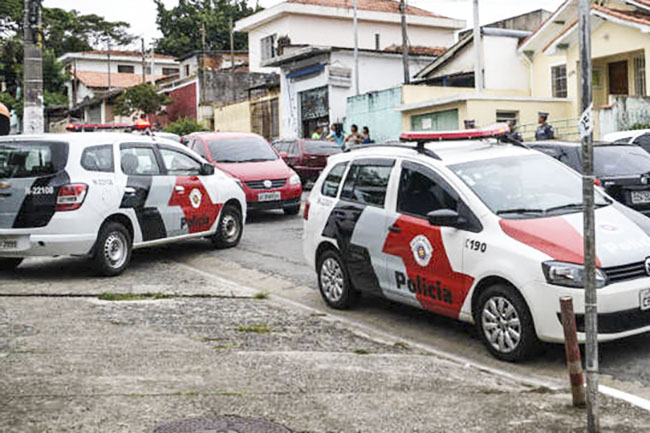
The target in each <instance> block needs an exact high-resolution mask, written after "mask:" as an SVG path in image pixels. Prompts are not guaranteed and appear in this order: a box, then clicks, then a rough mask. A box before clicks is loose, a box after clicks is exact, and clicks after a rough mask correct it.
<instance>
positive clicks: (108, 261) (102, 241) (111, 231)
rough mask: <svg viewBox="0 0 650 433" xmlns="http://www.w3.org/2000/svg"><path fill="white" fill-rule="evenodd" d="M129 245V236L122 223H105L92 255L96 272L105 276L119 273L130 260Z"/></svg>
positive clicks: (130, 243) (130, 241)
mask: <svg viewBox="0 0 650 433" xmlns="http://www.w3.org/2000/svg"><path fill="white" fill-rule="evenodd" d="M131 247H132V240H131V236H130V235H129V232H128V230H127V229H126V228H125V227H124V226H123V225H122V224H119V223H116V222H109V223H108V224H105V225H104V226H103V227H102V229H101V231H100V233H99V237H98V238H97V246H96V248H95V252H94V257H93V259H94V262H95V268H96V270H97V272H98V273H99V274H101V275H104V276H107V277H112V276H115V275H119V274H121V273H122V272H123V271H124V269H126V267H127V266H128V264H129V262H130V261H131Z"/></svg>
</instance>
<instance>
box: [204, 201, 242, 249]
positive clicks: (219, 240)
mask: <svg viewBox="0 0 650 433" xmlns="http://www.w3.org/2000/svg"><path fill="white" fill-rule="evenodd" d="M242 228H243V224H242V214H241V212H240V211H239V209H237V208H236V207H235V206H232V205H229V206H226V207H225V208H224V210H223V211H222V212H221V217H220V219H219V225H218V226H217V233H216V234H215V235H214V236H212V243H213V245H214V246H215V247H217V248H232V247H235V246H237V244H239V240H240V239H241V235H242V232H243V230H242Z"/></svg>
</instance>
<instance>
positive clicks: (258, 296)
mask: <svg viewBox="0 0 650 433" xmlns="http://www.w3.org/2000/svg"><path fill="white" fill-rule="evenodd" d="M268 297H269V292H267V291H265V290H262V291H259V292H257V293H255V294H254V295H253V299H266V298H268Z"/></svg>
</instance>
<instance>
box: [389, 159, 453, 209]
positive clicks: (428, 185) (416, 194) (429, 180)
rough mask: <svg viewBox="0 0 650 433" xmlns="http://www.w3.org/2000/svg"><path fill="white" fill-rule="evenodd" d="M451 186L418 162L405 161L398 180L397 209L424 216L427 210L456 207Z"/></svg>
mask: <svg viewBox="0 0 650 433" xmlns="http://www.w3.org/2000/svg"><path fill="white" fill-rule="evenodd" d="M450 190H451V188H450V187H449V186H448V185H447V184H446V183H444V181H443V180H442V179H440V177H439V176H437V175H436V174H435V173H434V172H433V171H432V170H430V169H428V168H426V167H423V166H421V165H419V164H414V163H410V162H405V163H404V164H403V165H402V175H401V177H400V182H399V196H398V198H397V211H398V212H400V213H404V214H409V215H413V216H417V217H422V218H426V217H427V214H428V213H429V212H432V211H435V210H441V209H451V210H457V209H458V200H457V199H456V198H454V196H455V194H454V196H452V194H451V193H450Z"/></svg>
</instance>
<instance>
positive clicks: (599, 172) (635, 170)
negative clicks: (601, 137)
mask: <svg viewBox="0 0 650 433" xmlns="http://www.w3.org/2000/svg"><path fill="white" fill-rule="evenodd" d="M594 172H595V174H596V176H597V177H599V176H600V177H609V176H630V175H633V176H636V175H640V174H645V173H649V172H650V154H648V153H647V152H646V151H645V150H643V149H642V148H641V147H638V146H595V147H594Z"/></svg>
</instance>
